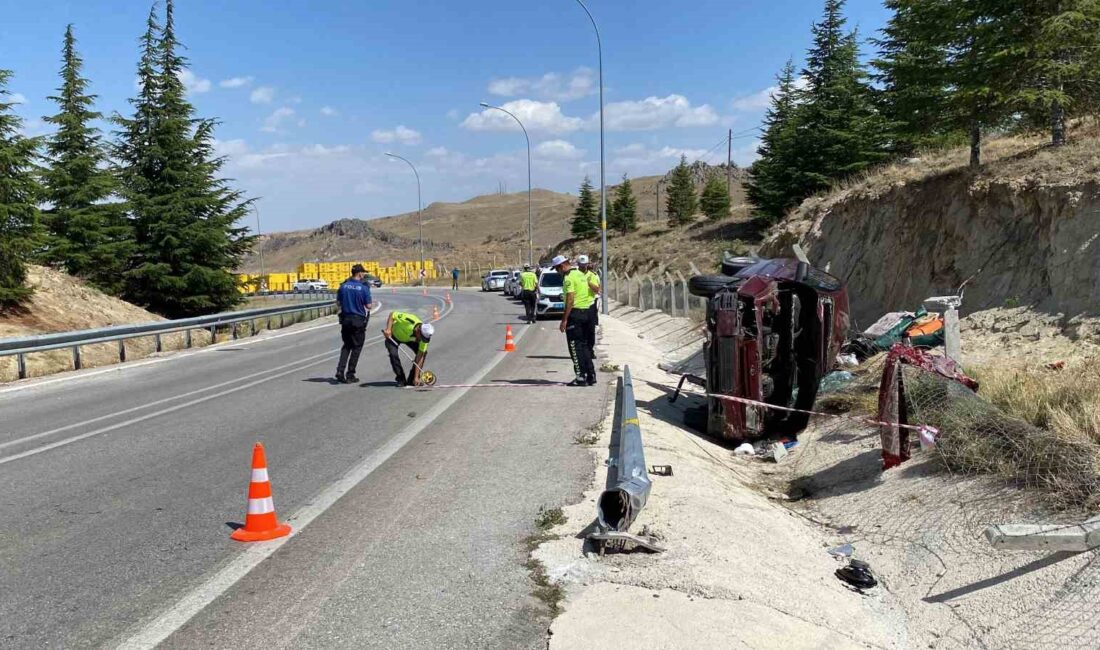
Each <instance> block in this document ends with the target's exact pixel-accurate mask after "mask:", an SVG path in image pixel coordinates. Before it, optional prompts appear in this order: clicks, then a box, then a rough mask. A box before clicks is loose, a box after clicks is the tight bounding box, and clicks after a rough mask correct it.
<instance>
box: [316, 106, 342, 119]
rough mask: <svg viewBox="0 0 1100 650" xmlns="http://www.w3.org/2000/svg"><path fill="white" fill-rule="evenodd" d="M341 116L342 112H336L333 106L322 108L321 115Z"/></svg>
mask: <svg viewBox="0 0 1100 650" xmlns="http://www.w3.org/2000/svg"><path fill="white" fill-rule="evenodd" d="M339 114H340V111H338V110H336V109H335V108H333V107H331V106H322V107H321V115H324V116H325V117H335V116H337V115H339Z"/></svg>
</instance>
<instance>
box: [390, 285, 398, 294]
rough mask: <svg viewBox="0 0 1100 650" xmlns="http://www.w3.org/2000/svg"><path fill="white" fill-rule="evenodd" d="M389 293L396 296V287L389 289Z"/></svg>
mask: <svg viewBox="0 0 1100 650" xmlns="http://www.w3.org/2000/svg"><path fill="white" fill-rule="evenodd" d="M390 293H392V294H394V295H397V287H390Z"/></svg>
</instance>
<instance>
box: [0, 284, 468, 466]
mask: <svg viewBox="0 0 1100 650" xmlns="http://www.w3.org/2000/svg"><path fill="white" fill-rule="evenodd" d="M379 305H381V303H379ZM450 312H451V310H450V309H445V310H444V312H443V313H442V314H440V317H439V318H440V320H442V319H443V318H445V317H446V316H447V315H449V314H450ZM371 313H374V312H371ZM381 341H382V337H381V336H377V337H373V338H371V339H370V340H369V341H367V342H366V343H365V344H364V347H366V346H369V345H374V344H375V343H379V342H381ZM337 355H338V353H337V352H334V351H333V352H323V353H321V354H318V355H314V356H312V357H306V358H305V359H299V360H297V361H294V362H291V363H288V364H286V365H283V366H279V367H277V368H271V369H268V370H263V371H260V372H257V373H253V374H251V375H246V376H244V377H238V378H236V379H233V380H231V381H227V382H224V383H223V384H220V385H219V387H224V386H226V385H228V384H232V383H235V382H238V381H241V380H242V379H248V378H249V377H258V376H260V375H264V374H268V373H271V372H272V371H275V370H280V369H282V368H290V369H289V370H286V371H284V372H280V373H277V374H273V375H270V376H268V377H263V378H262V379H257V380H255V381H250V382H248V383H246V384H241V385H240V386H234V387H233V388H230V389H228V390H224V391H222V392H219V393H215V394H213V395H207V396H205V397H199V398H197V399H193V400H190V401H187V402H183V403H182V404H177V405H175V406H171V407H168V408H166V409H161V410H158V411H156V412H154V413H147V414H146V415H142V416H139V417H136V418H131V419H129V420H124V421H122V422H116V423H115V424H112V425H108V426H105V427H102V428H99V429H95V430H93V431H88V432H86V433H82V434H80V435H77V436H72V437H70V438H65V439H64V440H58V441H57V442H53V443H50V444H48V445H43V446H41V447H35V448H34V449H29V450H27V451H24V452H21V453H18V454H13V455H11V456H6V457H4V458H0V465H5V464H7V463H10V462H12V461H16V460H19V459H21V458H27V457H28V456H34V455H37V454H41V453H43V452H47V451H50V450H51V449H57V448H58V447H64V446H66V445H70V444H72V443H74V442H79V441H81V440H84V439H86V438H91V437H94V436H98V435H100V434H104V433H108V432H110V431H115V430H116V429H121V428H123V427H128V426H130V425H132V424H137V423H139V422H144V421H145V420H150V419H152V418H155V417H159V416H161V415H166V414H168V413H173V412H175V411H178V410H180V409H184V408H187V407H189V406H194V405H196V404H202V403H203V402H207V401H209V400H212V399H216V398H218V397H223V396H225V395H230V394H232V393H236V392H238V391H241V390H244V389H246V388H251V387H253V386H257V385H259V384H262V383H265V382H268V381H271V380H272V379H278V378H279V377H285V376H286V375H289V374H292V373H295V372H298V371H299V370H305V369H306V368H309V367H312V366H315V365H318V364H320V363H323V362H325V361H328V360H329V359H332V358H335V357H336V356H337ZM291 366H293V367H292V368H291ZM210 388H214V387H213V386H211V387H208V388H204V389H198V390H194V391H191V392H190V393H184V394H182V395H176V396H174V397H168V398H164V399H161V400H159V401H156V402H150V403H148V404H144V405H142V406H137V407H133V408H130V409H126V410H124V411H119V412H117V413H113V414H110V415H104V416H100V417H98V418H95V419H93V420H88V421H86V422H80V423H76V424H71V425H68V426H64V427H60V428H57V429H54V430H51V431H44V432H42V433H36V434H34V435H31V436H27V437H24V438H21V439H19V440H12V441H9V442H6V443H3V444H0V449H2V448H4V447H10V446H12V445H17V444H19V443H23V442H29V441H31V440H36V439H38V438H42V437H44V436H49V435H52V434H55V433H60V432H62V431H66V430H68V429H73V428H76V427H78V426H81V425H83V424H91V423H92V422H99V421H102V420H106V419H109V418H111V417H116V416H119V415H125V414H127V413H132V412H134V411H139V410H141V409H144V408H146V407H149V406H153V405H156V404H163V403H165V402H170V401H173V400H176V399H179V398H181V397H185V396H187V395H195V394H197V393H201V392H205V391H207V390H210Z"/></svg>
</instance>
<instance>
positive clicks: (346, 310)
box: [336, 264, 373, 384]
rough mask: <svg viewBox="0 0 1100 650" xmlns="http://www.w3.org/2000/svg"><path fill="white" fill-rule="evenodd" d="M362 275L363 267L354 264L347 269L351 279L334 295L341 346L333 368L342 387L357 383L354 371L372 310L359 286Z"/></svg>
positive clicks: (366, 291) (367, 290)
mask: <svg viewBox="0 0 1100 650" xmlns="http://www.w3.org/2000/svg"><path fill="white" fill-rule="evenodd" d="M366 274H367V270H366V269H364V268H363V265H362V264H356V265H355V266H353V267H351V277H350V278H348V279H347V280H344V282H343V284H341V285H340V288H339V289H338V290H337V291H336V301H337V302H339V303H340V338H341V340H343V342H344V344H343V346H341V347H340V361H339V362H337V364H336V381H338V382H340V383H342V384H354V383H355V382H357V381H359V378H358V377H356V376H355V368H356V366H358V365H359V353H360V352H362V351H363V341H364V340H365V339H366V337H367V323H368V322H370V309H371V307H372V306H373V305H372V304H371V295H370V286H369V285H367V284H364V283H363V276H365V275H366ZM345 369H346V371H347V372H346V373H345Z"/></svg>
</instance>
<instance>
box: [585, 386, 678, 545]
mask: <svg viewBox="0 0 1100 650" xmlns="http://www.w3.org/2000/svg"><path fill="white" fill-rule="evenodd" d="M609 452H610V453H609V457H608V460H607V487H606V489H605V490H604V492H603V494H601V495H600V500H599V501H598V502H597V505H596V525H597V527H598V528H599V532H597V533H594V534H592V535H589V537H590V538H591V539H593V540H596V541H598V542H599V543H600V544H601V547H600V550H601V553H602V552H603V550H604V548H606V547H610V546H617V547H619V548H625V545H626V544H630V545H634V546H641V547H643V548H645V549H647V550H651V551H663V550H664V549H663V548H661V546H660V545H658V544H657V543H656V540H654V539H652V538H649V537H644V536H639V535H631V534H629V533H627V530H629V529H630V526H631V524H633V523H634V520H635V519H636V518H637V517H638V513H639V512H641V510H642V508H644V507H645V504H646V501H648V500H649V488H650V485H651V482H650V480H649V474H648V472H647V471H646V464H645V448H644V447H643V446H642V429H641V427H640V426H639V424H638V407H637V405H636V404H635V402H634V382H633V379H632V378H631V376H630V366H626V367H625V368H623V379H622V413H621V420H620V426H619V432H618V436H612V439H611V446H610V449H609Z"/></svg>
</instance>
